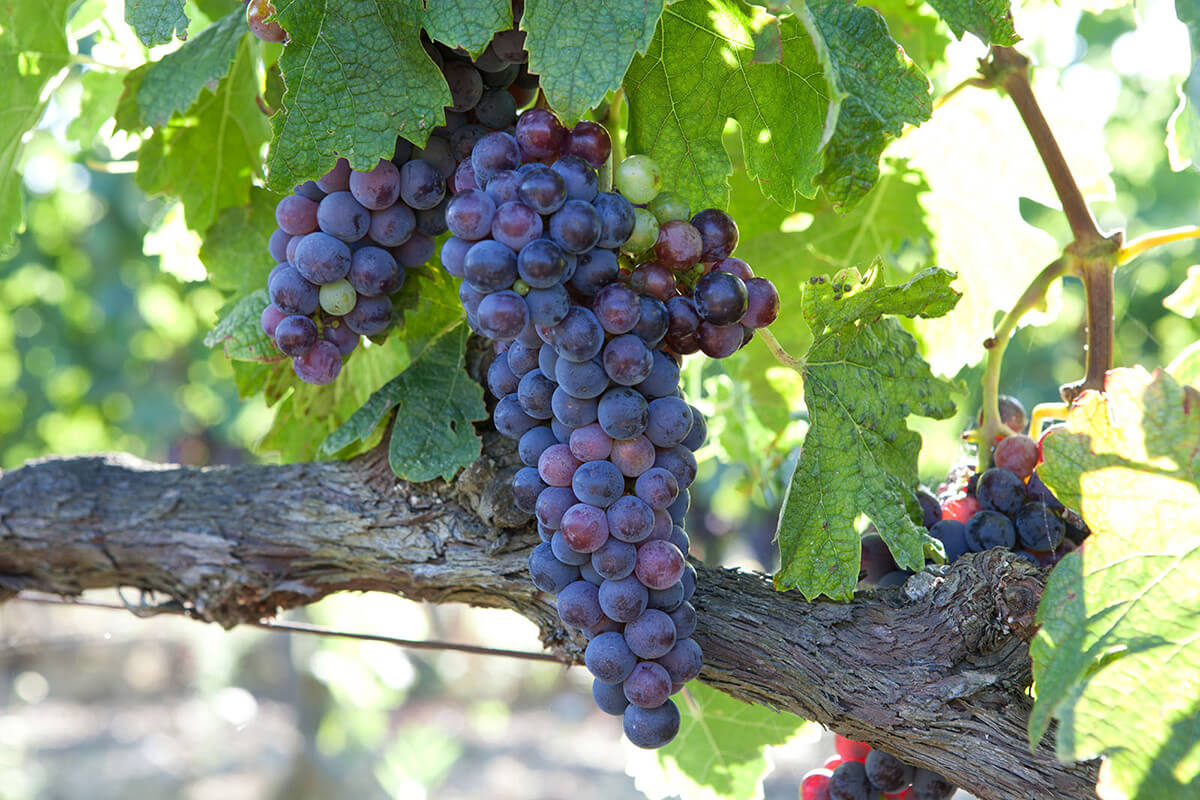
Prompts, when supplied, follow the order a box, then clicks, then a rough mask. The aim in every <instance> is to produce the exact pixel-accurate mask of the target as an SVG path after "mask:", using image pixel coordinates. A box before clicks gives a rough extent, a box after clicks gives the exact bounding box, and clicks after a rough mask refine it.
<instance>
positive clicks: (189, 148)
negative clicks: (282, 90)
mask: <svg viewBox="0 0 1200 800" xmlns="http://www.w3.org/2000/svg"><path fill="white" fill-rule="evenodd" d="M147 74H148V73H147ZM139 96H140V90H139ZM257 97H258V76H257V74H256V68H255V59H254V55H253V52H252V50H251V45H250V42H249V41H248V39H243V40H242V44H241V45H240V46H239V48H238V55H237V58H235V59H234V62H233V67H232V68H231V69H230V71H229V75H228V76H227V77H226V78H225V79H224V80H222V81H221V83H220V85H219V86H218V87H217V90H216V92H208V91H204V92H202V94H201V97H200V100H199V101H197V102H196V104H195V105H194V106H192V108H191V109H189V110H188V113H187V114H186V115H184V116H182V117H179V116H177V117H174V118H172V120H171V121H170V122H169V123H168V124H167V125H166V126H165V127H162V128H159V129H157V130H156V131H155V132H154V135H153V136H151V137H150V138H149V139H148V140H147V141H146V142H145V143H144V144H143V145H142V147H141V149H140V150H139V151H138V171H137V182H138V185H139V186H141V187H142V189H144V190H145V191H146V192H147V193H148V194H157V193H160V192H163V193H167V194H172V195H175V196H177V197H179V199H180V200H181V201H182V202H183V209H184V215H185V217H186V219H187V224H188V227H189V228H191V229H192V230H197V231H202V230H204V229H205V228H207V227H208V226H209V225H211V224H212V222H213V221H214V220H215V219H216V218H217V214H218V213H220V211H221V209H224V208H229V207H231V206H239V205H242V204H243V203H245V202H246V201H247V200H248V199H249V197H250V186H251V180H252V179H253V177H254V176H255V175H258V174H260V172H261V166H262V165H261V162H260V160H259V159H260V155H259V153H260V151H261V149H262V146H263V144H264V143H265V142H266V141H267V138H268V136H269V135H270V130H269V127H268V125H267V121H266V119H265V118H264V117H263V114H262V112H261V111H260V110H259V108H258V101H257Z"/></svg>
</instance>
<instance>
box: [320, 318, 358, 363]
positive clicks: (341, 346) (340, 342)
mask: <svg viewBox="0 0 1200 800" xmlns="http://www.w3.org/2000/svg"><path fill="white" fill-rule="evenodd" d="M334 321H336V322H337V324H336V325H334V324H330V323H332V322H334ZM321 338H323V339H324V340H325V341H327V342H330V343H331V344H333V345H334V346H335V347H336V348H337V349H338V353H340V354H341V356H342V358H343V359H345V358H346V356H348V355H350V354H351V353H353V352H354V348H356V347H358V339H359V336H358V334H357V333H355V332H354V331H352V330H350V326H349V325H347V324H346V323H345V321H344V320H343V319H342V318H341V317H334V318H333V319H332V320H330V321H329V323H327V324H326V325H325V328H324V329H323V330H322V331H321Z"/></svg>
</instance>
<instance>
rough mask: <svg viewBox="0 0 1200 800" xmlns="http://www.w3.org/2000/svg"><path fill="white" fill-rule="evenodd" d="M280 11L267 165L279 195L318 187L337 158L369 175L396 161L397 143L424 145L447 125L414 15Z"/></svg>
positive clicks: (350, 7) (357, 6)
mask: <svg viewBox="0 0 1200 800" xmlns="http://www.w3.org/2000/svg"><path fill="white" fill-rule="evenodd" d="M276 8H277V11H278V18H279V22H280V24H281V25H282V26H283V28H284V30H286V31H287V32H288V36H289V37H290V41H289V42H288V45H287V47H285V48H283V55H282V56H281V57H280V60H279V65H280V68H281V70H282V72H283V82H284V85H285V86H286V91H285V92H284V95H283V102H282V104H281V106H280V109H279V111H278V112H277V113H276V114H275V116H274V117H272V118H271V127H272V129H273V131H274V140H273V142H272V144H271V152H270V155H269V156H268V158H267V163H268V175H269V179H270V185H271V186H272V187H273V188H274V189H276V190H277V191H288V190H290V189H291V187H292V186H293V185H295V184H297V183H302V182H304V181H306V180H311V179H314V178H319V177H320V176H321V175H323V174H325V172H327V171H328V170H329V169H330V168H331V167H332V166H333V164H334V162H335V161H336V160H337V158H338V156H344V157H345V158H347V159H349V160H350V165H351V166H352V167H354V168H355V169H361V170H368V169H372V168H374V166H375V165H376V164H377V163H378V162H379V159H381V158H391V157H392V155H393V153H395V150H396V138H397V137H398V136H402V137H404V138H405V139H408V140H409V141H411V142H413V143H414V144H417V145H423V144H425V141H426V139H427V138H428V137H429V132H430V131H431V130H432V129H433V128H434V127H435V126H437V125H440V124H441V123H442V122H443V121H444V120H445V112H444V111H443V110H442V108H443V106H447V105H449V104H450V89H449V87H447V86H446V81H445V80H444V79H443V78H442V74H441V72H439V71H438V68H437V67H436V66H435V65H434V63H433V62H432V61H430V59H429V56H428V55H427V54H426V53H425V50H424V48H422V47H421V40H420V37H419V33H420V30H419V28H420V22H421V20H420V16H419V14H420V12H419V11H418V9H416V8H415V7H413V6H411V5H410V4H407V3H377V4H364V3H360V2H356V0H292V2H284V3H282V4H280V5H278V6H277V7H276Z"/></svg>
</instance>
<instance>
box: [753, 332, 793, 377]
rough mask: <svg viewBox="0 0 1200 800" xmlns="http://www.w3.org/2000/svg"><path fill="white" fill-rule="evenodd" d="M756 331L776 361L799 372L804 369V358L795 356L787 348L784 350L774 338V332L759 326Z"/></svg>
mask: <svg viewBox="0 0 1200 800" xmlns="http://www.w3.org/2000/svg"><path fill="white" fill-rule="evenodd" d="M757 333H758V335H759V336H761V337H762V340H763V344H765V345H766V346H767V349H768V350H770V351H771V355H773V356H775V360H776V361H778V362H779V363H780V364H782V365H783V366H785V367H787V368H789V369H794V370H795V371H796V372H801V371H802V370H803V369H804V359H802V358H796V357H795V356H794V355H792V354H791V353H789V352H788V351H787V350H784V349H783V345H781V344H780V343H779V340H778V339H776V338H775V334H773V333H771V332H770V331H769V330H767V329H766V328H759V329H758V331H757Z"/></svg>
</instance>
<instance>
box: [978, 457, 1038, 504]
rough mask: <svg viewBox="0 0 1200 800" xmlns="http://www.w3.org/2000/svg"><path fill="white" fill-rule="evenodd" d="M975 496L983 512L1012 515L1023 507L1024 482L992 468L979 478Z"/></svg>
mask: <svg viewBox="0 0 1200 800" xmlns="http://www.w3.org/2000/svg"><path fill="white" fill-rule="evenodd" d="M975 496H976V497H977V498H979V505H980V507H982V508H983V509H985V510H991V511H999V512H1000V513H1001V514H1006V515H1009V516H1011V515H1013V514H1015V513H1017V511H1019V510H1020V509H1021V506H1023V505H1025V501H1026V499H1027V495H1026V492H1025V482H1024V481H1023V480H1021V479H1020V478H1019V477H1017V475H1016V474H1015V473H1013V472H1010V471H1009V470H1006V469H1000V468H999V467H993V468H991V469H989V470H988V471H986V472H984V473H983V474H982V475H980V476H979V482H978V483H977V484H976V486H975Z"/></svg>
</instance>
